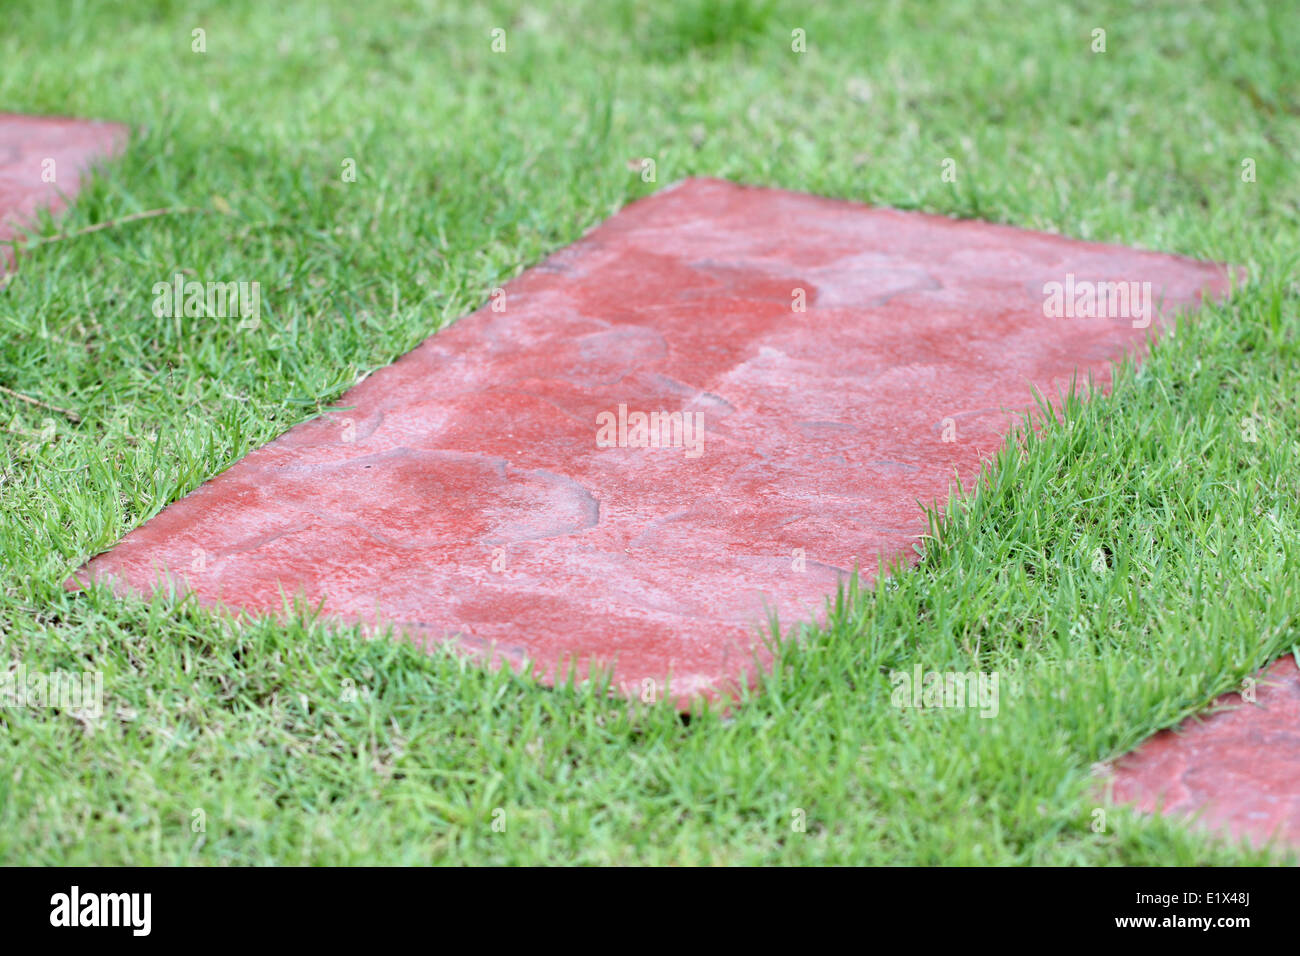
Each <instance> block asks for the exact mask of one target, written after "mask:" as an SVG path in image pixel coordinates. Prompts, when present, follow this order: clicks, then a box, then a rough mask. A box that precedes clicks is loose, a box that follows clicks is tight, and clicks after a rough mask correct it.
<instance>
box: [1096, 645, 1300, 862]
mask: <svg viewBox="0 0 1300 956" xmlns="http://www.w3.org/2000/svg"><path fill="white" fill-rule="evenodd" d="M1255 680H1256V684H1255V687H1254V688H1253V690H1254V694H1255V701H1254V703H1253V704H1252V703H1248V702H1246V701H1244V700H1242V697H1241V695H1240V694H1226V695H1224V696H1223V697H1220V698H1219V699H1218V700H1216V701H1215V702H1214V705H1213V706H1212V707H1211V708H1210V710H1209V712H1208V713H1207V714H1205V715H1202V716H1199V717H1192V718H1189V719H1188V720H1186V721H1184V722H1183V723H1182V724H1181V725H1180V726H1179V727H1178V728H1177V729H1176V730H1162V731H1161V732H1160V733H1158V734H1156V735H1155V736H1154V737H1151V738H1150V739H1149V740H1147V741H1146V742H1145V743H1143V744H1142V746H1140V747H1139V748H1138V749H1137V750H1135V751H1133V753H1131V754H1127V755H1125V756H1124V757H1121V758H1120V759H1119V760H1118V761H1117V762H1116V764H1115V768H1114V776H1113V777H1112V782H1113V787H1114V789H1113V792H1112V797H1113V799H1114V800H1115V801H1116V802H1117V803H1122V804H1133V805H1134V806H1136V807H1137V808H1138V809H1139V810H1142V811H1144V812H1146V813H1152V812H1156V811H1160V812H1162V813H1164V814H1166V815H1169V816H1175V817H1187V818H1190V817H1192V816H1193V815H1199V816H1198V817H1197V820H1198V823H1199V824H1200V825H1202V826H1205V827H1208V828H1210V829H1213V830H1218V831H1220V832H1224V831H1226V832H1227V833H1228V834H1229V835H1230V836H1232V837H1233V838H1241V837H1247V838H1249V839H1251V840H1252V841H1253V842H1255V843H1257V844H1259V843H1263V842H1265V841H1267V840H1269V839H1272V838H1277V839H1279V840H1281V841H1282V842H1284V843H1290V844H1292V845H1294V846H1300V670H1297V669H1296V662H1295V658H1294V657H1290V656H1288V657H1284V658H1282V659H1280V660H1278V661H1277V662H1276V663H1274V664H1273V666H1272V667H1270V668H1269V669H1268V670H1267V671H1265V672H1264V673H1262V674H1259V675H1256V678H1255Z"/></svg>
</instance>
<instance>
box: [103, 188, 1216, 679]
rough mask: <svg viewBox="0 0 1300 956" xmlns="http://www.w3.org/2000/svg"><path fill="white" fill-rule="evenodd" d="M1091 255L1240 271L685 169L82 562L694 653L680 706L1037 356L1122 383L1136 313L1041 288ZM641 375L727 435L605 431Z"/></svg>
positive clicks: (380, 615) (1182, 269)
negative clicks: (1075, 313) (634, 437)
mask: <svg viewBox="0 0 1300 956" xmlns="http://www.w3.org/2000/svg"><path fill="white" fill-rule="evenodd" d="M1067 272H1069V273H1073V274H1074V275H1075V276H1077V277H1078V278H1080V279H1085V278H1086V279H1088V280H1100V279H1112V280H1126V281H1130V280H1131V281H1149V282H1152V283H1153V284H1154V286H1153V288H1154V290H1155V292H1156V293H1157V295H1159V294H1161V293H1163V297H1164V301H1165V304H1166V306H1173V305H1183V304H1188V303H1192V302H1194V301H1195V300H1196V299H1197V296H1198V294H1199V292H1200V291H1201V290H1203V289H1209V290H1212V291H1213V292H1215V293H1222V292H1223V291H1225V289H1226V288H1227V278H1226V274H1225V271H1224V270H1223V269H1222V268H1221V267H1218V266H1215V265H1210V264H1206V263H1199V262H1193V261H1189V260H1186V259H1179V258H1175V257H1172V256H1167V255H1160V254H1155V253H1146V252H1137V251H1134V250H1131V249H1124V248H1118V247H1114V246H1103V245H1097V244H1092V243H1084V242H1077V241H1073V240H1070V239H1064V238H1060V237H1058V236H1052V235H1043V234H1038V233H1033V232H1026V231H1024V230H1020V229H1014V228H1009V227H1003V226H995V225H989V224H987V223H980V222H960V221H955V220H950V219H946V218H942V217H937V216H927V215H921V214H917V213H904V212H896V211H892V210H888V209H873V208H868V207H864V206H861V205H856V204H853V203H848V202H841V201H836V200H830V199H821V198H817V197H813V196H807V195H798V194H793V193H788V192H782V191H778V190H769V189H755V188H745V187H741V186H737V185H734V184H731V183H727V182H721V181H717V180H689V181H687V182H684V183H681V184H679V185H678V186H676V187H674V188H669V189H665V190H663V191H661V192H660V193H658V194H657V195H655V196H653V197H651V198H648V199H645V200H643V201H640V202H637V203H633V204H632V205H631V206H629V207H627V208H626V209H624V210H623V211H622V212H620V213H619V214H618V215H616V216H614V217H613V218H612V219H610V220H609V221H607V222H605V223H604V224H603V225H601V226H600V227H599V228H597V229H595V230H594V231H592V232H591V233H590V234H589V235H587V236H586V237H585V238H583V239H582V240H581V241H579V242H577V243H575V244H574V245H572V246H569V247H568V248H566V249H563V250H561V251H560V252H558V253H556V254H555V255H554V256H552V257H551V258H550V259H548V260H546V261H545V262H544V263H542V264H540V265H538V266H536V267H534V268H532V269H529V270H528V271H527V272H525V273H524V274H523V275H521V276H520V277H519V278H518V279H516V280H515V281H513V282H511V283H510V284H509V285H508V286H507V287H506V290H505V296H504V298H503V299H502V298H497V299H496V300H495V302H496V304H497V305H498V306H501V307H503V311H493V308H492V307H491V304H490V305H489V306H485V307H484V308H483V309H481V310H479V311H478V312H476V313H475V314H473V315H472V316H469V317H467V318H465V319H462V320H461V321H459V322H457V323H456V324H455V325H453V326H452V327H450V328H449V329H447V330H445V331H443V332H440V333H438V334H437V335H434V336H432V337H431V338H429V339H428V340H426V341H425V342H424V343H423V344H422V345H420V346H419V347H418V348H416V349H415V350H414V351H412V352H410V353H409V354H407V355H406V356H404V357H403V358H401V359H400V360H399V361H397V362H395V363H394V364H393V365H391V366H389V367H388V368H385V369H383V370H381V371H379V372H377V373H376V374H374V375H372V376H371V377H370V378H369V379H367V380H366V381H365V382H364V383H362V384H360V385H358V386H357V387H355V388H353V389H352V390H351V391H350V392H348V393H347V394H346V395H345V396H343V397H342V398H341V399H340V400H339V402H338V403H337V404H338V405H340V406H354V407H353V409H352V410H351V411H346V412H339V413H333V414H330V415H327V416H324V417H321V418H317V419H315V420H313V421H310V422H307V423H304V424H301V425H298V426H297V427H295V428H293V429H292V430H290V431H289V432H288V433H286V434H285V435H283V436H281V437H280V438H279V439H277V440H275V441H274V442H272V443H270V444H269V445H267V446H266V447H264V448H261V449H259V450H258V451H256V452H254V453H252V454H250V455H249V456H248V457H247V458H245V459H244V460H243V461H241V462H239V463H238V464H237V465H235V466H234V467H233V468H231V469H230V470H229V471H227V472H225V473H224V474H222V475H220V476H218V477H217V478H215V479H213V480H212V481H210V482H209V483H207V484H205V485H203V486H202V487H201V488H199V489H198V490H196V491H195V492H194V493H193V494H191V495H190V496H189V497H187V498H185V499H184V500H182V501H180V502H178V503H176V504H173V505H172V506H170V507H168V508H167V509H166V510H164V511H163V512H162V513H161V514H159V515H158V516H157V517H156V518H154V519H153V520H151V521H149V522H148V523H146V524H145V525H144V526H143V527H141V528H139V529H137V530H136V531H133V532H132V533H131V534H129V535H127V536H126V538H124V539H123V540H122V542H121V543H120V544H119V545H118V546H117V547H116V548H114V549H113V550H112V551H110V552H109V553H107V554H104V555H101V556H100V557H97V558H95V559H94V560H92V561H91V562H90V563H89V564H88V565H87V566H86V568H85V569H84V570H83V571H82V572H81V573H80V575H79V576H80V577H81V578H82V579H99V578H104V577H111V578H112V579H114V583H115V586H116V587H117V588H119V589H132V590H136V591H142V592H148V591H150V590H151V589H153V588H154V587H155V586H156V584H157V582H158V581H159V580H160V573H161V572H162V571H163V570H164V569H165V570H166V571H168V572H169V573H170V574H171V575H172V580H173V581H174V582H175V584H176V585H178V586H179V587H181V588H190V589H192V590H193V591H194V592H195V593H196V594H197V597H198V598H199V600H200V601H202V602H204V603H206V604H217V603H224V604H226V605H228V606H230V607H233V608H240V609H246V610H248V611H252V612H258V613H265V612H276V611H278V610H280V609H281V608H282V607H283V604H282V592H284V593H287V594H289V595H291V596H292V595H294V594H300V595H302V596H304V597H305V598H306V599H307V601H309V602H311V603H313V604H315V603H317V602H321V603H322V604H323V607H324V612H325V615H326V616H327V617H332V618H335V619H338V620H344V621H356V622H363V623H365V624H368V625H373V624H376V623H381V624H382V623H387V624H392V625H395V626H396V627H398V628H400V629H401V630H403V631H405V632H407V633H409V634H411V635H414V636H415V637H417V638H418V639H421V640H424V641H429V642H432V641H437V640H454V641H457V642H458V643H459V644H460V645H461V646H462V647H465V648H470V649H475V650H479V651H485V652H486V651H488V650H489V648H493V647H494V648H495V650H496V655H497V656H496V657H495V658H494V659H503V660H506V661H509V662H511V663H513V664H514V665H516V666H520V667H523V666H531V667H533V668H534V670H535V672H536V673H538V674H540V675H541V676H542V677H543V678H544V679H547V680H551V679H553V678H554V677H555V674H556V673H557V670H558V669H559V668H561V667H562V665H564V664H565V663H566V662H568V663H574V664H576V665H577V666H578V669H579V672H580V673H583V672H585V669H586V668H587V666H588V665H589V664H590V663H592V662H593V661H601V662H605V663H607V664H612V665H613V670H614V678H615V680H616V681H617V682H618V683H619V684H620V685H621V686H622V687H623V688H624V689H625V690H626V691H627V692H630V693H634V694H635V693H638V692H640V690H641V689H642V688H643V687H645V686H648V685H645V684H643V683H642V682H643V681H655V682H657V683H658V684H661V683H662V681H663V680H664V679H665V678H667V677H669V676H671V678H672V696H673V698H674V699H675V700H677V702H678V703H679V705H682V704H685V703H686V701H687V699H688V698H690V697H691V696H692V695H696V694H705V695H709V696H714V695H716V694H717V693H718V692H719V691H720V690H723V689H725V688H727V687H728V686H729V685H734V684H735V682H737V681H741V680H744V679H745V678H746V677H747V676H748V675H750V674H751V672H752V671H751V669H752V667H753V666H754V660H755V657H754V654H755V648H756V641H757V639H758V636H759V634H760V632H761V629H762V627H763V625H764V622H765V608H770V609H775V610H777V611H779V612H780V615H781V620H782V622H783V624H784V625H789V624H790V623H792V622H793V621H796V620H798V619H806V618H811V617H815V616H818V615H819V614H820V613H821V612H822V609H823V606H824V601H825V599H826V597H827V596H828V595H831V594H833V593H834V591H835V589H836V585H837V583H838V581H839V580H840V578H841V576H842V575H844V574H845V572H846V571H847V570H848V569H850V568H851V567H852V566H853V563H854V559H855V558H856V559H858V560H860V561H861V562H862V563H863V565H864V569H865V571H866V573H867V574H868V575H872V574H874V572H875V570H876V565H877V559H878V557H882V556H883V558H885V559H897V558H911V557H913V555H912V547H913V545H914V544H915V543H916V541H917V539H918V536H919V535H920V534H921V533H922V532H923V531H924V530H925V524H924V520H923V517H922V513H921V510H920V508H919V507H918V504H917V502H918V501H921V502H932V501H935V500H940V499H944V498H945V496H946V495H947V494H948V491H949V484H950V481H951V480H952V478H953V474H954V472H956V473H958V474H959V475H960V476H961V479H962V482H963V484H964V485H965V486H966V487H967V488H969V487H970V486H971V485H972V484H973V482H974V480H975V478H976V476H977V474H978V469H979V465H980V463H981V461H983V460H985V459H986V458H987V457H988V456H990V455H991V454H992V453H993V452H994V451H995V450H996V449H997V448H998V447H999V446H1000V445H1001V443H1002V441H1003V435H1004V433H1005V431H1006V429H1007V427H1008V422H1009V420H1010V416H1009V415H1008V410H1018V409H1024V408H1026V407H1028V406H1029V405H1030V403H1031V396H1030V386H1031V385H1034V386H1037V387H1038V388H1039V389H1041V390H1043V391H1044V392H1047V393H1051V392H1054V391H1056V390H1057V388H1058V387H1061V386H1064V384H1065V383H1066V382H1068V380H1069V378H1070V376H1071V374H1072V373H1073V372H1074V371H1075V370H1076V368H1077V369H1081V370H1082V374H1083V375H1085V376H1086V374H1087V373H1089V372H1091V373H1093V374H1095V375H1096V376H1097V377H1098V378H1099V379H1100V380H1102V381H1106V380H1107V379H1108V363H1109V362H1110V361H1111V360H1112V359H1115V358H1117V357H1118V356H1120V355H1121V353H1123V352H1124V351H1125V350H1126V349H1133V348H1139V347H1141V345H1142V342H1143V336H1144V334H1145V333H1144V331H1143V330H1141V329H1135V328H1133V322H1132V321H1131V320H1130V319H1127V318H1125V319H1118V320H1106V319H1049V318H1046V317H1045V316H1044V311H1043V301H1044V295H1043V285H1044V283H1045V282H1049V281H1060V282H1063V281H1065V277H1066V273H1067ZM798 289H802V290H804V294H805V296H806V302H807V311H806V312H799V311H794V310H793V309H792V303H794V301H795V295H796V292H795V290H798ZM263 328H265V325H264V326H263ZM620 404H623V405H626V406H627V407H628V410H629V411H644V412H652V411H664V412H673V411H683V410H684V411H689V412H699V413H702V414H703V416H704V424H705V433H704V446H703V451H702V454H699V455H698V456H695V457H692V456H691V455H690V454H688V452H687V450H686V449H684V448H681V447H667V448H631V447H610V448H600V447H597V444H596V438H597V434H596V432H597V416H598V414H599V413H601V412H603V411H610V412H615V413H616V412H617V409H618V406H619V405H620ZM945 419H951V426H952V429H951V430H949V432H948V434H947V435H945V427H944V420H945ZM945 437H948V438H951V439H952V440H950V441H945V440H944V439H945ZM497 549H501V550H497ZM796 549H803V554H804V560H805V562H806V564H804V565H803V568H804V570H802V571H801V570H797V569H796V567H797V566H798V565H799V559H798V556H797V555H796ZM494 557H495V558H496V559H497V561H498V562H499V561H500V560H501V559H504V566H502V565H500V564H499V563H498V564H497V567H496V568H494ZM759 657H760V658H762V654H761V653H760V654H759ZM657 693H659V694H662V690H661V689H660V690H658V691H657Z"/></svg>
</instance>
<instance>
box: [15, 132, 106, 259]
mask: <svg viewBox="0 0 1300 956" xmlns="http://www.w3.org/2000/svg"><path fill="white" fill-rule="evenodd" d="M126 135H127V131H126V127H124V126H119V125H118V124H116V123H100V122H94V121H91V120H75V119H62V118H59V117H52V116H19V115H16V114H13V113H0V241H2V240H6V239H13V238H14V237H15V236H16V235H17V234H18V231H17V230H16V229H15V228H14V226H15V225H17V224H19V223H23V224H26V223H30V222H31V221H32V220H33V219H34V218H35V216H36V212H37V210H38V209H40V208H42V207H47V208H49V209H50V210H51V211H53V212H58V211H59V210H60V209H62V208H63V207H64V205H65V201H66V199H68V198H70V197H72V196H73V195H75V194H76V192H77V190H78V189H79V188H80V186H81V177H82V176H83V175H84V174H85V172H86V171H87V170H88V169H89V168H90V167H91V165H92V164H93V163H95V162H97V161H99V160H102V159H104V158H105V157H107V156H109V155H112V154H113V153H115V152H117V151H118V150H120V149H121V148H122V146H123V144H125V143H126ZM47 160H53V161H54V162H53V165H52V166H51V165H49V164H48V163H47ZM47 170H48V171H49V174H52V176H53V182H46V181H45V178H43V174H46V172H47ZM12 261H13V258H12V249H11V247H9V246H0V272H3V271H4V269H5V268H6V267H7V266H8V265H9V264H11V263H12Z"/></svg>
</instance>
